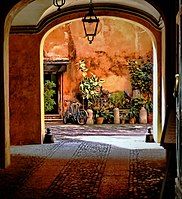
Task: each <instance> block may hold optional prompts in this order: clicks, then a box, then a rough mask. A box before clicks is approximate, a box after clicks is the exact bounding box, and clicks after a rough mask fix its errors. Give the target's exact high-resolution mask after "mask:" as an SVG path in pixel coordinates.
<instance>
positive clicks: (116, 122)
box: [114, 108, 120, 124]
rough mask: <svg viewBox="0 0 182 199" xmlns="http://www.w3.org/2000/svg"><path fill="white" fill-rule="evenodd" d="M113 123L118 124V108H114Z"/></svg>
mask: <svg viewBox="0 0 182 199" xmlns="http://www.w3.org/2000/svg"><path fill="white" fill-rule="evenodd" d="M114 124H120V118H119V108H114Z"/></svg>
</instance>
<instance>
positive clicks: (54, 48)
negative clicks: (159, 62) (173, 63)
mask: <svg viewBox="0 0 182 199" xmlns="http://www.w3.org/2000/svg"><path fill="white" fill-rule="evenodd" d="M44 52H45V57H46V58H49V59H59V58H65V57H66V58H67V57H68V58H69V59H70V65H69V66H68V68H67V72H66V73H65V74H64V77H63V78H64V99H66V100H71V99H73V98H75V94H76V93H77V92H79V86H78V85H79V82H80V80H81V74H80V71H79V65H78V62H79V61H80V60H82V59H84V60H85V61H86V63H87V66H88V67H89V70H90V71H91V72H93V73H94V74H96V75H97V76H99V77H101V78H102V79H104V80H105V83H104V85H103V87H104V88H105V89H107V90H109V91H110V92H114V91H119V90H125V91H127V92H128V93H129V94H131V91H132V89H131V84H130V78H129V71H128V67H127V59H128V58H133V57H135V56H139V55H141V56H146V55H147V54H150V55H152V42H151V39H150V37H149V36H148V34H147V33H146V32H145V31H144V30H143V29H141V28H139V27H138V26H136V25H134V24H131V23H129V22H127V21H124V20H122V19H119V18H111V17H104V18H103V17H100V24H99V27H98V34H97V36H96V37H95V39H94V41H93V43H92V44H89V43H88V41H87V39H86V38H85V37H84V31H83V25H82V22H81V20H75V21H72V22H70V23H66V24H65V25H62V26H60V27H59V28H57V29H55V30H54V31H52V32H51V33H50V34H49V35H48V37H47V38H46V40H45V44H44Z"/></svg>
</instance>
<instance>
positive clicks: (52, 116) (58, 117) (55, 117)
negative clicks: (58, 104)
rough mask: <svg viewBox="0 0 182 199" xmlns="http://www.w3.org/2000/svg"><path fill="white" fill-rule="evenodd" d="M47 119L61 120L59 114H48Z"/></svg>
mask: <svg viewBox="0 0 182 199" xmlns="http://www.w3.org/2000/svg"><path fill="white" fill-rule="evenodd" d="M45 119H60V115H59V114H46V115H45Z"/></svg>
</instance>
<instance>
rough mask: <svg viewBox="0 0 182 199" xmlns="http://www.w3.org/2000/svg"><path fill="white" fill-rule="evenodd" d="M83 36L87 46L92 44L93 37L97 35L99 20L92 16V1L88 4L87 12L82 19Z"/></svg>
mask: <svg viewBox="0 0 182 199" xmlns="http://www.w3.org/2000/svg"><path fill="white" fill-rule="evenodd" d="M82 22H83V27H84V31H85V36H86V37H87V39H88V41H89V44H91V43H92V41H93V40H94V37H95V36H96V34H97V28H98V24H99V18H98V17H97V16H96V15H95V14H94V8H93V6H92V0H90V3H89V11H88V13H87V14H86V15H85V16H84V18H83V19H82Z"/></svg>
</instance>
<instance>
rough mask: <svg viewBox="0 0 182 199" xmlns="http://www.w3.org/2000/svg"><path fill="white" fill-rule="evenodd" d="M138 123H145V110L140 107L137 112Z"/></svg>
mask: <svg viewBox="0 0 182 199" xmlns="http://www.w3.org/2000/svg"><path fill="white" fill-rule="evenodd" d="M139 120H140V124H147V110H146V109H145V108H144V107H142V108H141V109H140V113H139Z"/></svg>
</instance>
